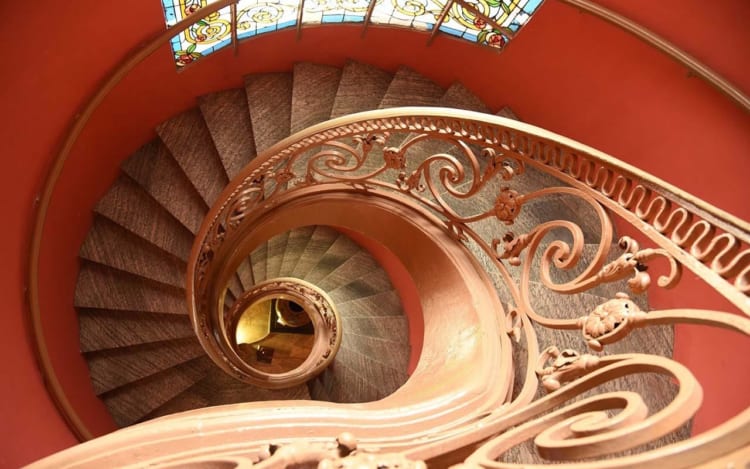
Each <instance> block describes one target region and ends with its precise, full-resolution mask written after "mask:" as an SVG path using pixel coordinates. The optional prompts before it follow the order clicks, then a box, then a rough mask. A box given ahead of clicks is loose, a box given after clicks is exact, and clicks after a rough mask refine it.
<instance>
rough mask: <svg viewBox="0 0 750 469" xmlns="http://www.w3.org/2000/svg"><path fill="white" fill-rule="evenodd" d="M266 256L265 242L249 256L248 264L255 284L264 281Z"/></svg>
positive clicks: (265, 277)
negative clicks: (251, 269)
mask: <svg viewBox="0 0 750 469" xmlns="http://www.w3.org/2000/svg"><path fill="white" fill-rule="evenodd" d="M267 256H268V243H267V242H265V243H263V244H261V245H260V246H258V247H257V248H255V250H254V251H253V252H252V253H251V254H250V264H251V265H252V268H253V277H254V278H255V283H260V282H262V281H264V280H266V279H267V278H268V277H267V276H266V257H267Z"/></svg>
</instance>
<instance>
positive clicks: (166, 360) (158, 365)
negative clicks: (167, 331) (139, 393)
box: [86, 337, 205, 395]
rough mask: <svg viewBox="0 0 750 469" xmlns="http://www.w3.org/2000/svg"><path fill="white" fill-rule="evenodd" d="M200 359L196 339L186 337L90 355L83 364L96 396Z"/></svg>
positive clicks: (201, 350) (199, 346)
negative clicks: (88, 371)
mask: <svg viewBox="0 0 750 469" xmlns="http://www.w3.org/2000/svg"><path fill="white" fill-rule="evenodd" d="M202 355H205V352H204V351H203V347H201V345H200V343H199V342H198V339H196V338H195V337H189V338H186V339H177V340H171V341H168V342H152V343H149V344H141V345H134V346H131V347H121V348H116V349H108V350H101V351H97V352H90V353H87V354H86V361H87V362H88V365H89V370H90V372H91V382H92V383H93V385H94V392H95V393H96V394H97V395H99V394H103V393H105V392H107V391H111V390H113V389H116V388H119V387H121V386H125V385H127V384H129V383H131V382H133V381H137V380H139V379H143V378H145V377H147V376H151V375H153V374H156V373H159V372H161V371H163V370H166V369H167V368H171V367H173V366H176V365H179V364H180V363H184V362H186V361H189V360H192V359H193V358H197V357H200V356H202Z"/></svg>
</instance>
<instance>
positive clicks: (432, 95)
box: [378, 67, 445, 109]
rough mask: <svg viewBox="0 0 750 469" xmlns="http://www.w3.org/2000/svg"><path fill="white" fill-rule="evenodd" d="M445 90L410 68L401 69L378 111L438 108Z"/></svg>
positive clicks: (389, 86)
mask: <svg viewBox="0 0 750 469" xmlns="http://www.w3.org/2000/svg"><path fill="white" fill-rule="evenodd" d="M444 93H445V90H443V88H442V87H440V85H438V84H436V83H435V82H433V81H432V80H430V79H429V78H427V77H425V76H424V75H422V74H420V73H418V72H416V71H414V70H412V69H411V68H408V67H399V69H398V71H397V72H396V74H395V75H394V76H393V80H391V83H390V84H389V85H388V90H387V91H386V92H385V95H384V96H383V99H382V100H381V101H380V104H379V105H378V109H386V108H390V107H398V106H437V105H438V104H439V103H440V98H442V97H443V94H444Z"/></svg>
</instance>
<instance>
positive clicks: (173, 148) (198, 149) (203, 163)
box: [156, 108, 229, 206]
mask: <svg viewBox="0 0 750 469" xmlns="http://www.w3.org/2000/svg"><path fill="white" fill-rule="evenodd" d="M156 133H157V134H158V135H159V137H160V138H161V140H162V141H163V142H164V144H165V145H166V146H167V148H169V151H170V152H171V153H172V156H174V159H175V160H176V161H177V163H178V164H179V165H180V168H182V170H183V171H184V172H185V174H186V175H187V177H188V179H190V182H192V184H193V186H194V187H195V188H196V190H197V191H198V193H199V194H200V195H201V197H202V198H203V200H204V201H205V202H206V204H207V205H208V206H211V205H213V203H214V201H216V199H217V198H218V197H219V194H220V193H221V191H222V190H224V187H226V185H227V183H228V182H229V180H228V179H227V175H226V173H225V172H224V167H223V166H222V164H221V159H220V158H219V154H218V153H217V152H216V147H215V146H214V142H213V139H212V138H211V133H210V132H209V131H208V127H207V126H206V122H205V121H204V120H203V116H202V115H201V112H200V110H199V109H198V108H193V109H189V110H187V111H185V112H183V113H182V114H179V115H177V116H175V117H173V118H171V119H169V120H168V121H166V122H163V123H162V124H160V125H158V126H157V127H156Z"/></svg>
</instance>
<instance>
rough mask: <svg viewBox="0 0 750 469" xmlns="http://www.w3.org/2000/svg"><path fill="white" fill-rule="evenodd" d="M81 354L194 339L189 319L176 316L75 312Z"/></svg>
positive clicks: (104, 310)
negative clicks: (79, 333)
mask: <svg viewBox="0 0 750 469" xmlns="http://www.w3.org/2000/svg"><path fill="white" fill-rule="evenodd" d="M78 323H79V327H80V329H81V352H93V351H97V350H105V349H113V348H118V347H128V346H131V345H139V344H146V343H151V342H163V341H167V340H172V339H184V338H188V337H195V331H193V326H192V324H191V323H190V319H189V318H188V317H185V316H179V315H176V314H159V313H146V312H142V311H124V310H119V311H114V310H106V309H89V308H79V309H78Z"/></svg>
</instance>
